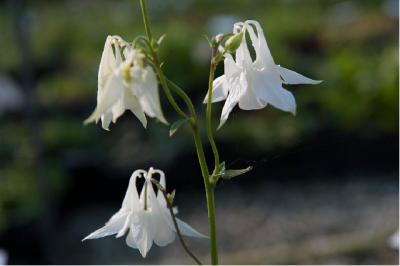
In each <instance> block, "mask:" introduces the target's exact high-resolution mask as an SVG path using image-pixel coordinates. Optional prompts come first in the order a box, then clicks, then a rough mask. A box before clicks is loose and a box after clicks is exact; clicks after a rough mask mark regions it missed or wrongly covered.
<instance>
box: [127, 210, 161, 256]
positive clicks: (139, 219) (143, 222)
mask: <svg viewBox="0 0 400 266" xmlns="http://www.w3.org/2000/svg"><path fill="white" fill-rule="evenodd" d="M131 230H132V234H133V240H134V243H136V246H137V248H138V249H139V251H140V254H141V255H142V256H143V258H145V257H146V255H147V252H148V251H149V250H150V248H151V246H152V245H153V239H154V235H155V224H154V220H153V219H152V217H151V213H150V212H148V211H142V212H139V213H138V215H137V216H135V218H134V219H133V223H132V226H131Z"/></svg>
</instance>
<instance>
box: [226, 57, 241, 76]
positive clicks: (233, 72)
mask: <svg viewBox="0 0 400 266" xmlns="http://www.w3.org/2000/svg"><path fill="white" fill-rule="evenodd" d="M236 61H238V60H237V59H236ZM242 71H243V69H242V68H241V67H240V66H238V65H237V64H236V62H235V60H233V57H232V55H231V54H227V55H226V56H225V60H224V73H225V77H226V79H227V80H228V82H229V80H230V79H232V78H234V77H237V76H239V75H240V73H241V72H242Z"/></svg>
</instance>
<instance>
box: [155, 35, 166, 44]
mask: <svg viewBox="0 0 400 266" xmlns="http://www.w3.org/2000/svg"><path fill="white" fill-rule="evenodd" d="M165 36H166V34H163V35H161V37H160V38H158V41H157V45H158V46H160V45H161V43H162V42H163V41H164V39H165Z"/></svg>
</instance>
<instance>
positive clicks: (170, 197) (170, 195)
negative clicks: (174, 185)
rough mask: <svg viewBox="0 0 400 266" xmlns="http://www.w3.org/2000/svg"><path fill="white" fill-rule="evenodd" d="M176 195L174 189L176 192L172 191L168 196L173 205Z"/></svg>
mask: <svg viewBox="0 0 400 266" xmlns="http://www.w3.org/2000/svg"><path fill="white" fill-rule="evenodd" d="M175 193H176V190H175V189H174V190H172V192H171V193H169V194H168V201H169V202H170V203H171V204H172V203H173V202H174V199H175Z"/></svg>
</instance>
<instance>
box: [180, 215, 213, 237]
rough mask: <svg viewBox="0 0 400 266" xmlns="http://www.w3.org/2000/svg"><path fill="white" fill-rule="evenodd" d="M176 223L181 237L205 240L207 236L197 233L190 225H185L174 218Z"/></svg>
mask: <svg viewBox="0 0 400 266" xmlns="http://www.w3.org/2000/svg"><path fill="white" fill-rule="evenodd" d="M176 223H177V224H178V228H179V231H180V232H181V234H182V235H185V236H190V237H200V238H207V236H205V235H203V234H201V233H199V232H197V231H196V230H195V229H193V228H192V227H191V226H190V225H188V224H187V223H185V222H184V221H182V220H180V219H178V218H176Z"/></svg>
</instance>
